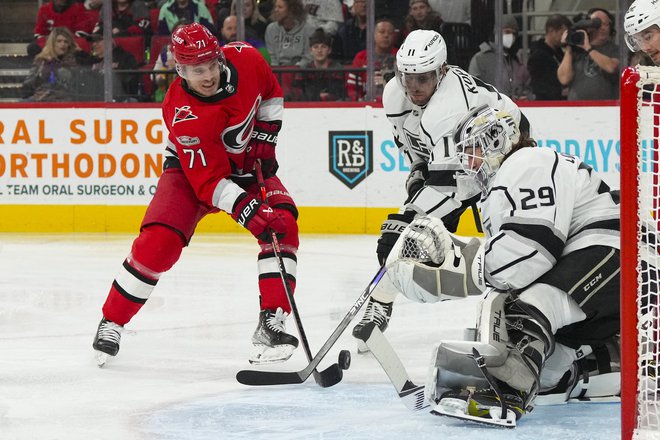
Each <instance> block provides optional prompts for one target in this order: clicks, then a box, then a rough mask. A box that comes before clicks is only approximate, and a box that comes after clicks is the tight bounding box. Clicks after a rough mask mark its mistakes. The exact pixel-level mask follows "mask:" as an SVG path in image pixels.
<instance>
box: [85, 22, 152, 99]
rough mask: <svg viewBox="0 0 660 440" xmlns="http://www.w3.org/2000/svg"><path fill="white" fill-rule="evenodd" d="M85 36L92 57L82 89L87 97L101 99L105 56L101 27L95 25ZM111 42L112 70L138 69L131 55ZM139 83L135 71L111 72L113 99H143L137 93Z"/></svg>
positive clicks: (102, 95) (138, 77) (138, 76)
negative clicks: (89, 45) (90, 48)
mask: <svg viewBox="0 0 660 440" xmlns="http://www.w3.org/2000/svg"><path fill="white" fill-rule="evenodd" d="M86 38H87V40H88V41H89V42H90V44H91V46H92V57H91V59H90V60H89V64H90V72H89V73H88V75H87V78H86V81H85V82H84V89H85V92H86V94H87V95H88V99H90V100H97V101H102V100H103V97H104V87H103V65H104V58H105V44H104V40H103V28H102V27H97V28H96V29H95V30H94V32H93V33H92V34H90V35H88V36H87V37H86ZM111 44H112V69H113V70H137V69H138V63H137V61H136V60H135V57H134V56H133V55H131V54H130V53H129V52H127V51H125V50H124V49H122V48H121V47H119V46H117V45H116V44H115V43H114V41H113V42H112V43H111ZM139 83H140V75H139V74H137V73H113V75H112V86H113V98H114V101H116V102H135V101H139V100H143V99H144V98H143V97H140V96H139V93H138V91H139V90H138V87H139Z"/></svg>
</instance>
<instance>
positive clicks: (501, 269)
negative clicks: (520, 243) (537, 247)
mask: <svg viewBox="0 0 660 440" xmlns="http://www.w3.org/2000/svg"><path fill="white" fill-rule="evenodd" d="M536 254H538V251H532V252H531V253H529V254H527V255H523V256H522V257H520V258H516V259H515V260H513V261H510V262H509V263H507V264H505V265H503V266H500V267H499V268H497V269H494V270H491V271H490V272H488V274H489V275H490V276H494V275H497V274H498V273H500V272H503V271H505V270H507V269H509V268H511V267H513V266H515V265H517V264H520V263H522V262H523V261H525V260H529V259H531V258H533V257H534V255H536Z"/></svg>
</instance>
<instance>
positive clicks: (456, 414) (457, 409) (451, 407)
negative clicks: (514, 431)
mask: <svg viewBox="0 0 660 440" xmlns="http://www.w3.org/2000/svg"><path fill="white" fill-rule="evenodd" d="M459 402H463V404H460V403H459ZM466 408H467V402H465V401H463V400H460V399H442V400H441V401H440V403H438V404H437V405H435V406H434V407H433V409H432V410H431V414H433V415H436V416H444V417H451V418H454V419H458V420H462V421H464V422H468V423H477V424H480V425H486V426H495V427H497V428H509V429H511V428H515V427H516V414H515V413H514V412H513V411H511V410H508V412H507V417H506V419H500V418H498V416H497V415H496V414H498V413H499V412H500V408H499V407H498V408H495V407H493V408H491V410H490V414H491V417H493V416H495V418H484V417H477V416H472V415H470V414H467V413H466V412H465V410H466Z"/></svg>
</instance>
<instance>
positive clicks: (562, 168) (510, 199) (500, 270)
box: [481, 148, 620, 289]
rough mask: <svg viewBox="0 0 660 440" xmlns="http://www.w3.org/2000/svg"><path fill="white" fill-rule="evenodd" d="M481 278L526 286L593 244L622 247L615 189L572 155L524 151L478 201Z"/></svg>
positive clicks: (511, 158)
mask: <svg viewBox="0 0 660 440" xmlns="http://www.w3.org/2000/svg"><path fill="white" fill-rule="evenodd" d="M481 215H482V218H483V224H484V232H485V234H486V239H487V241H486V244H485V257H484V259H485V263H484V264H485V272H486V274H487V275H486V280H487V281H488V282H489V283H491V284H492V285H493V286H495V287H497V288H499V289H509V288H514V289H515V288H523V287H525V286H528V285H529V284H530V283H532V282H534V281H535V280H536V279H537V278H539V277H540V276H541V275H543V274H544V273H546V272H547V271H548V270H550V269H551V268H552V267H554V266H555V264H556V263H557V260H559V259H560V258H561V257H562V256H565V255H568V254H570V253H571V252H574V251H576V250H578V249H584V248H586V247H589V246H593V245H600V246H610V247H612V248H616V249H618V248H619V230H620V228H619V219H620V213H619V193H618V191H610V188H609V186H608V185H607V184H606V183H605V182H603V181H602V180H601V179H600V177H598V175H597V174H596V173H595V172H594V171H593V169H592V168H591V167H590V166H589V165H587V164H585V163H584V162H582V161H581V160H580V159H579V158H577V157H575V156H569V155H563V154H559V153H557V152H556V151H554V150H552V149H549V148H522V149H520V150H518V151H516V152H515V153H513V154H512V155H511V156H509V157H508V158H507V159H506V160H505V161H504V163H503V164H502V166H501V167H500V169H499V170H498V172H497V173H496V174H495V176H494V177H493V178H492V180H491V182H490V183H489V189H488V194H487V196H486V197H485V198H484V199H482V201H481Z"/></svg>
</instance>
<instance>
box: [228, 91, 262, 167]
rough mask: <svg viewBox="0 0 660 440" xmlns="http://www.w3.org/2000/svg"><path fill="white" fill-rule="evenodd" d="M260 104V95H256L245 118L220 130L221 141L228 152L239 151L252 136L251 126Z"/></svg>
mask: <svg viewBox="0 0 660 440" xmlns="http://www.w3.org/2000/svg"><path fill="white" fill-rule="evenodd" d="M260 104H261V96H257V99H256V100H255V101H254V104H253V105H252V109H251V110H250V112H249V113H248V114H247V116H246V117H245V119H243V120H242V121H241V122H239V123H238V124H236V125H232V126H231V127H227V128H226V129H225V131H223V132H222V135H221V137H222V142H223V143H224V144H225V148H226V149H227V150H228V151H229V152H230V153H234V154H236V153H240V152H242V151H243V150H244V149H245V146H246V145H247V143H248V141H249V140H250V138H251V137H252V127H253V125H254V119H255V117H256V115H257V109H258V108H259V105H260Z"/></svg>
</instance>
